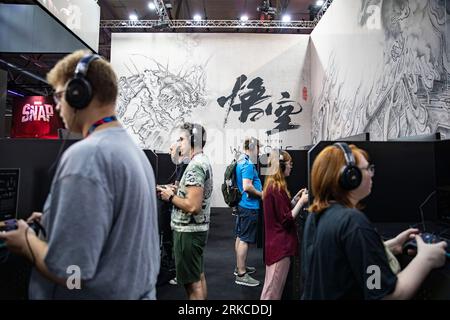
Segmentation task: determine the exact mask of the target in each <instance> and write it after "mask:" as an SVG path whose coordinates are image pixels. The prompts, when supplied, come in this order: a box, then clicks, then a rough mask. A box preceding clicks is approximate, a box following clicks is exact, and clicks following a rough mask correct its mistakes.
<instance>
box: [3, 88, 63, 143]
mask: <svg viewBox="0 0 450 320" xmlns="http://www.w3.org/2000/svg"><path fill="white" fill-rule="evenodd" d="M59 128H64V125H63V123H62V120H61V118H60V116H59V115H58V113H57V112H56V110H55V103H54V101H53V98H52V97H43V96H33V97H24V98H19V97H15V98H14V101H13V118H12V127H11V138H39V139H58V129H59Z"/></svg>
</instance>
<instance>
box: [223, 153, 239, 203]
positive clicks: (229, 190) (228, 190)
mask: <svg viewBox="0 0 450 320" xmlns="http://www.w3.org/2000/svg"><path fill="white" fill-rule="evenodd" d="M236 165H237V161H236V160H233V162H232V163H231V164H229V165H228V166H227V168H226V169H225V173H224V175H223V178H224V179H223V180H224V181H223V183H222V195H223V200H225V203H226V204H227V205H228V206H229V207H231V208H234V207H237V205H238V204H239V201H241V197H242V194H241V192H240V191H239V188H238V186H237V183H236Z"/></svg>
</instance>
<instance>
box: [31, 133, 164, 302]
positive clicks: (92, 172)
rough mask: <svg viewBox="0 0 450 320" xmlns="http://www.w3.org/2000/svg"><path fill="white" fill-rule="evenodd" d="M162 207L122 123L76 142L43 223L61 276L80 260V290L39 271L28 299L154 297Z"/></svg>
mask: <svg viewBox="0 0 450 320" xmlns="http://www.w3.org/2000/svg"><path fill="white" fill-rule="evenodd" d="M156 210H157V209H156V191H155V178H154V175H153V170H152V168H151V165H150V163H149V161H148V160H147V158H146V156H145V154H144V152H142V150H140V149H139V148H138V147H137V145H136V144H135V143H134V141H133V140H132V139H131V137H130V136H129V135H128V134H127V133H126V131H125V130H124V129H123V128H119V127H114V128H108V129H104V130H100V131H97V132H94V133H93V134H92V135H90V136H89V137H87V138H86V139H84V140H82V141H80V142H78V143H76V144H74V145H73V146H71V147H70V148H69V149H68V150H67V151H66V152H64V154H63V156H62V158H61V161H60V163H59V165H58V169H57V171H56V174H55V177H54V179H53V182H52V186H51V190H50V194H49V195H48V197H47V201H46V203H45V206H44V215H43V220H42V223H43V225H44V227H45V229H46V231H47V239H45V240H46V241H47V242H48V253H47V256H46V257H45V263H46V265H47V267H48V268H49V270H50V271H51V272H52V273H53V274H55V275H56V276H58V277H61V278H68V277H71V276H74V275H75V274H76V272H74V271H73V270H76V268H77V267H79V270H80V272H81V279H82V280H81V289H80V290H78V289H72V290H69V289H68V288H67V287H62V286H59V285H56V284H54V283H53V282H50V281H48V280H47V279H45V278H44V277H43V276H42V275H41V274H39V272H37V271H36V270H33V274H32V278H31V281H30V288H29V294H30V298H31V299H155V298H156V295H155V293H156V292H155V284H156V279H157V275H158V272H159V266H160V249H159V240H158V223H157V211H156ZM70 266H75V269H68V268H73V267H70ZM71 279H73V278H71ZM71 283H73V284H76V282H75V281H71Z"/></svg>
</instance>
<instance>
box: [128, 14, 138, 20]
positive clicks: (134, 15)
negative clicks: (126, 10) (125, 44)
mask: <svg viewBox="0 0 450 320" xmlns="http://www.w3.org/2000/svg"><path fill="white" fill-rule="evenodd" d="M129 19H130V20H132V21H136V20H137V19H138V16H137V15H136V14H134V13H132V14H130V16H129Z"/></svg>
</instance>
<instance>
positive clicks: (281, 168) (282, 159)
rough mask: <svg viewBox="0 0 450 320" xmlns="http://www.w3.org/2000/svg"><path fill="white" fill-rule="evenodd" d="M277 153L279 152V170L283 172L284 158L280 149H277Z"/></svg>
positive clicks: (284, 167) (284, 166)
mask: <svg viewBox="0 0 450 320" xmlns="http://www.w3.org/2000/svg"><path fill="white" fill-rule="evenodd" d="M279 154H280V157H279V162H280V170H281V172H283V174H284V170H286V159H284V156H283V153H282V151H281V150H280V151H279Z"/></svg>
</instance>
